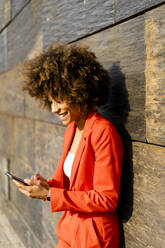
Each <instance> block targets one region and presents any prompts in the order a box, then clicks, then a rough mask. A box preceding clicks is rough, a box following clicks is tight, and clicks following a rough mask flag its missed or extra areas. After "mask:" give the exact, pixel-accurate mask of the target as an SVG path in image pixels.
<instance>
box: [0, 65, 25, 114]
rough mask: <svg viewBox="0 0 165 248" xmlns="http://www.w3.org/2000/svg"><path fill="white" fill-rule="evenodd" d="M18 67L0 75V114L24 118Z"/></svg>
mask: <svg viewBox="0 0 165 248" xmlns="http://www.w3.org/2000/svg"><path fill="white" fill-rule="evenodd" d="M20 68H21V67H20V66H15V67H13V68H12V69H11V70H10V71H8V72H5V73H2V74H0V89H1V90H0V112H1V113H6V114H10V115H13V116H14V115H16V116H24V93H23V92H22V90H21V87H22V85H23V84H22V81H21V78H20V75H19V72H20Z"/></svg>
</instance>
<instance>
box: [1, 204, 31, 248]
mask: <svg viewBox="0 0 165 248" xmlns="http://www.w3.org/2000/svg"><path fill="white" fill-rule="evenodd" d="M0 247H2V248H26V247H25V246H24V244H23V243H22V242H21V241H20V240H19V237H18V236H17V234H16V233H15V231H14V229H13V228H12V227H11V225H10V223H9V221H8V219H7V217H6V216H5V214H4V213H3V212H2V211H1V209H0Z"/></svg>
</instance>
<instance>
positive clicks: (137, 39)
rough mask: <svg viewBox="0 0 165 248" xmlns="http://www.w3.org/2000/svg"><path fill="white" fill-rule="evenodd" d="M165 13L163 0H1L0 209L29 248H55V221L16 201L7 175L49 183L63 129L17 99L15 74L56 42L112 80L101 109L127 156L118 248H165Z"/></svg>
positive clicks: (34, 205) (33, 204)
mask: <svg viewBox="0 0 165 248" xmlns="http://www.w3.org/2000/svg"><path fill="white" fill-rule="evenodd" d="M164 13H165V1H161V0H150V1H148V0H135V1H131V0H108V1H104V0H97V1H95V0H90V1H89V0H71V1H67V0H61V1H57V0H50V1H46V0H22V1H17V0H1V1H0V208H1V210H2V211H3V212H4V213H5V214H6V215H7V216H8V219H9V221H10V223H11V226H13V227H14V229H15V231H16V232H17V234H18V236H19V237H20V239H21V240H22V241H23V243H24V244H25V246H26V247H27V248H38V247H39V248H41V247H49V248H51V247H52V248H53V247H55V243H57V238H56V232H55V230H56V224H57V221H58V219H59V216H60V213H58V214H57V213H53V214H52V213H51V212H50V206H49V203H43V202H40V201H38V200H31V199H27V198H25V197H24V196H22V195H21V194H20V193H19V192H18V191H17V190H16V188H15V187H14V185H13V184H12V183H10V182H9V181H8V178H5V176H4V172H5V171H6V170H10V171H11V172H13V173H15V174H17V175H18V176H20V177H28V176H30V175H31V174H33V173H36V172H40V173H41V174H43V175H44V176H45V177H47V178H50V177H51V176H52V174H53V172H54V169H55V167H56V165H57V162H58V160H59V157H60V154H61V147H62V139H63V133H64V129H65V128H64V127H63V126H62V125H61V123H60V121H59V120H58V119H57V118H56V117H55V116H53V115H51V114H50V113H48V112H46V111H44V110H42V109H41V108H40V106H39V104H38V102H35V101H34V100H33V99H31V98H30V97H29V96H28V95H26V94H25V93H23V92H22V91H21V86H22V83H23V79H22V78H21V74H20V72H21V62H23V61H25V60H27V59H29V58H32V57H34V56H35V55H36V54H38V53H39V52H41V51H42V50H45V49H46V48H47V46H48V45H49V44H51V43H52V42H53V41H55V40H56V39H59V40H61V41H65V42H67V43H79V44H84V45H87V46H89V48H90V49H91V50H92V51H94V52H95V53H96V55H97V57H98V59H99V61H100V62H101V63H102V64H103V66H104V67H105V68H106V69H107V70H108V71H109V72H110V75H111V78H112V89H111V96H112V97H111V98H110V103H111V105H110V108H109V107H107V109H106V110H101V111H102V113H103V114H105V116H106V115H107V118H110V119H113V120H114V122H115V121H116V123H117V124H119V119H120V118H119V116H120V117H121V119H123V120H124V121H123V122H122V123H120V124H123V123H124V124H125V127H124V128H123V130H124V132H123V131H122V132H121V134H122V135H123V137H124V139H125V148H126V153H128V154H129V155H128V154H126V157H125V160H124V164H125V167H124V169H123V173H124V174H125V175H126V176H125V177H124V179H123V184H122V185H123V188H124V187H125V186H127V188H126V190H125V191H124V190H123V191H124V193H123V199H124V200H125V201H124V200H122V201H123V202H124V205H123V206H125V209H126V210H125V218H124V219H125V221H124V223H123V229H124V235H125V242H124V236H123V237H122V245H121V247H126V248H136V247H137V248H146V247H147V248H158V247H159V248H164V247H165V194H164V188H165V180H164V179H165V163H164V161H165V111H164V107H165V85H164V80H165V49H164V47H165V17H164ZM121 94H125V98H124V99H122V98H121V97H120V96H121ZM114 96H115V97H118V99H119V104H118V106H113V104H112V99H113V97H114ZM121 99H122V100H121ZM116 107H117V108H116ZM113 108H114V109H115V108H116V109H117V113H114V109H113ZM108 111H109V113H110V114H107V113H108ZM127 112H129V113H127ZM124 114H125V115H127V114H128V118H127V121H125V119H126V118H125V117H124ZM112 117H113V118H112ZM124 118H125V119H124ZM120 126H121V125H120ZM132 210H133V211H132ZM124 243H125V245H124Z"/></svg>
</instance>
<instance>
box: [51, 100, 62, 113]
mask: <svg viewBox="0 0 165 248" xmlns="http://www.w3.org/2000/svg"><path fill="white" fill-rule="evenodd" d="M59 110H60V108H59V106H58V103H55V102H52V105H51V111H52V113H58V112H59Z"/></svg>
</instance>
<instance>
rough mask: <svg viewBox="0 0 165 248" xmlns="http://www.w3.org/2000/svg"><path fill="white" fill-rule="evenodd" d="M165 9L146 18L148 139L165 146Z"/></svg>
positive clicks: (164, 7) (155, 11)
mask: <svg viewBox="0 0 165 248" xmlns="http://www.w3.org/2000/svg"><path fill="white" fill-rule="evenodd" d="M164 13H165V5H163V6H161V7H159V8H157V9H155V10H152V11H150V12H148V13H147V14H146V18H145V30H146V32H145V37H146V38H145V39H146V70H145V71H146V73H145V75H146V137H147V141H148V142H151V143H154V144H160V145H165V84H164V80H165V52H164V47H165V19H164Z"/></svg>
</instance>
